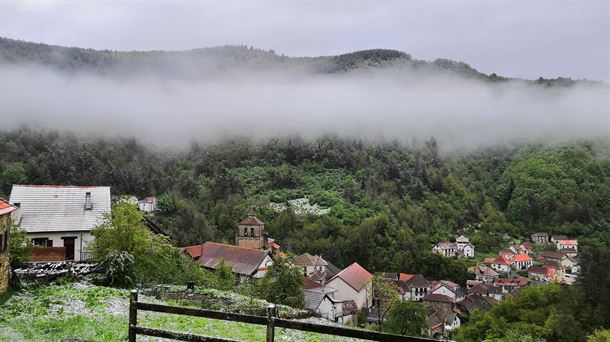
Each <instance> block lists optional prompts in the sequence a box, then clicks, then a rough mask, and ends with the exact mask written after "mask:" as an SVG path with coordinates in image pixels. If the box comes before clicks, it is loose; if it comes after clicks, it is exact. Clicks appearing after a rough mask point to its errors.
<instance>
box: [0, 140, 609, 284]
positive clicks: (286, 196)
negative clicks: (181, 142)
mask: <svg viewBox="0 0 610 342" xmlns="http://www.w3.org/2000/svg"><path fill="white" fill-rule="evenodd" d="M600 146H601V145H600V144H598V143H596V142H583V143H571V144H563V145H546V146H545V145H522V146H514V147H496V148H487V149H482V150H478V151H473V152H470V153H468V154H460V155H457V154H455V155H442V154H440V153H439V151H438V147H437V146H436V142H435V141H434V140H430V141H428V142H427V143H425V144H423V145H422V146H417V147H413V146H406V145H401V144H399V143H387V144H373V143H368V142H365V141H361V140H356V139H349V138H336V137H320V138H318V139H315V140H314V139H312V140H303V139H300V138H285V139H269V140H266V141H263V142H254V141H251V140H247V139H234V140H229V141H225V142H222V143H218V144H215V145H206V146H200V145H197V144H193V145H192V146H191V147H190V149H188V150H186V151H183V152H181V153H171V154H170V153H165V154H164V153H159V152H158V151H152V150H149V149H147V148H146V147H145V146H143V145H141V144H139V143H138V142H137V141H135V140H113V141H111V140H96V139H91V138H87V139H85V138H78V137H76V136H72V135H65V134H59V133H54V132H40V131H31V130H28V129H22V130H18V131H13V132H3V133H0V177H1V179H0V181H1V183H2V184H3V195H4V196H5V197H6V196H8V195H9V192H10V187H11V184H13V183H33V184H78V185H91V184H93V185H110V186H111V187H112V193H113V194H114V195H120V194H129V195H136V196H138V197H143V196H147V195H157V196H159V197H160V202H161V208H162V209H163V210H164V212H163V213H162V214H160V215H157V216H156V217H155V220H156V221H157V222H158V223H159V224H160V225H161V226H162V227H163V228H164V229H165V230H167V231H168V232H170V233H171V234H172V235H173V236H174V237H175V238H176V242H177V243H178V244H187V243H198V242H201V241H206V240H215V241H231V239H232V238H233V237H234V234H235V224H236V223H237V222H239V220H240V219H242V218H243V216H244V214H245V213H246V212H247V208H248V207H249V206H251V205H254V206H256V208H257V216H259V217H260V218H262V219H263V220H265V221H266V222H267V224H268V229H269V233H270V235H271V236H273V237H274V238H276V239H278V240H279V241H280V243H281V244H282V246H283V248H284V249H286V250H289V251H292V252H295V253H300V252H303V251H308V252H310V253H315V254H321V255H323V256H324V257H325V258H327V259H328V260H332V261H333V262H335V263H337V264H338V265H339V266H346V265H347V264H349V263H351V262H353V261H358V262H359V263H361V264H362V265H363V266H365V267H367V268H368V269H370V270H371V271H381V270H383V271H394V272H396V271H409V272H415V273H417V272H422V273H424V274H427V275H429V276H430V277H435V278H436V279H442V278H445V277H449V279H454V280H464V279H465V277H466V275H464V274H463V273H462V278H461V279H460V275H457V276H456V275H455V273H456V272H457V273H459V272H461V271H460V270H463V271H464V272H465V267H463V265H461V266H459V267H457V266H456V265H453V264H451V263H450V262H449V261H447V260H449V259H444V258H439V257H437V256H434V255H430V254H429V249H430V248H431V247H432V245H433V243H435V242H437V241H439V240H446V239H451V238H452V237H454V236H456V235H458V234H462V233H463V234H466V235H468V236H469V237H471V239H472V241H473V243H474V244H475V245H476V246H477V251H479V252H485V251H492V250H497V248H499V247H501V246H504V245H505V243H506V238H507V237H508V236H510V237H512V238H524V237H525V238H527V237H528V236H529V234H531V233H533V232H535V231H539V230H542V231H547V232H548V233H550V234H567V235H568V236H571V237H575V238H578V239H579V243H580V244H581V245H582V246H587V245H605V246H610V210H608V208H609V204H610V162H609V161H608V156H607V155H605V154H603V153H604V151H606V150H604V149H603V148H601V147H600ZM600 151H601V152H600ZM605 153H607V152H605ZM305 196H308V197H309V200H310V203H312V204H314V203H315V204H319V205H321V206H324V207H329V208H330V209H331V210H330V214H326V215H321V216H314V215H302V216H298V215H295V214H294V213H293V212H292V211H291V210H288V211H285V212H281V213H280V212H275V211H274V210H272V209H271V208H270V206H269V203H270V201H273V202H278V203H282V202H285V201H287V200H291V199H296V198H302V197H305ZM456 262H461V261H456ZM447 263H449V264H447ZM443 265H444V266H443ZM454 266H455V267H457V268H451V267H454ZM462 267H463V268H462ZM439 272H441V273H440V274H439ZM442 272H453V273H451V274H445V273H442ZM456 277H457V278H456Z"/></svg>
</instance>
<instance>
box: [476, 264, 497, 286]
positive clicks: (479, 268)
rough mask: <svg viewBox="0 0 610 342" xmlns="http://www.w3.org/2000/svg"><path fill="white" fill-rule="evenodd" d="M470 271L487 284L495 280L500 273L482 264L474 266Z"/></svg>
mask: <svg viewBox="0 0 610 342" xmlns="http://www.w3.org/2000/svg"><path fill="white" fill-rule="evenodd" d="M492 262H493V261H492ZM471 272H472V273H474V277H475V279H476V280H478V281H480V282H483V283H489V284H491V283H493V282H494V280H496V278H498V277H499V276H500V274H499V273H498V272H496V271H494V270H493V269H492V268H491V267H487V266H485V265H482V264H478V265H476V266H474V267H473V268H472V269H471Z"/></svg>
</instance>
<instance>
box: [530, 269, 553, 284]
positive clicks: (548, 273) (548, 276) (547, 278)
mask: <svg viewBox="0 0 610 342" xmlns="http://www.w3.org/2000/svg"><path fill="white" fill-rule="evenodd" d="M527 276H528V277H529V278H530V279H533V280H538V281H544V282H551V281H554V280H555V278H556V277H557V270H556V269H555V267H552V266H532V267H530V268H529V269H528V270H527Z"/></svg>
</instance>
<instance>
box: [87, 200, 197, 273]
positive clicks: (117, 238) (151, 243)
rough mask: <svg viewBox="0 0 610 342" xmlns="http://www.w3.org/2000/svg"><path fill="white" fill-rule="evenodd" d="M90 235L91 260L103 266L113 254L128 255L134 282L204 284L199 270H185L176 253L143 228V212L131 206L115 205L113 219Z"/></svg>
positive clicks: (161, 237)
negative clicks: (102, 263)
mask: <svg viewBox="0 0 610 342" xmlns="http://www.w3.org/2000/svg"><path fill="white" fill-rule="evenodd" d="M92 235H93V236H94V237H95V239H94V240H93V242H92V243H91V245H90V246H89V248H90V250H91V252H92V254H93V258H94V260H97V261H98V262H103V261H104V260H106V259H107V258H109V257H110V256H111V255H115V254H116V253H119V252H126V253H128V254H129V255H131V256H133V259H134V273H135V281H136V282H158V283H159V282H160V283H176V282H184V281H185V280H194V281H198V282H200V283H203V282H205V279H204V278H205V274H204V272H203V271H202V270H201V268H199V267H197V268H196V267H184V263H185V262H186V261H185V260H184V257H183V256H181V255H180V254H179V253H178V250H177V249H176V248H174V247H172V245H171V244H170V243H169V242H168V241H167V239H166V238H165V237H163V236H161V235H156V234H153V233H152V232H150V230H148V229H147V228H145V227H144V225H143V223H142V212H140V211H139V210H138V208H137V206H135V205H133V204H129V203H117V204H115V205H114V206H113V207H112V216H111V217H108V218H107V219H106V221H105V222H104V223H102V224H101V225H100V226H98V227H96V228H95V229H93V231H92ZM190 262H191V263H192V262H193V261H190ZM186 272H189V273H186Z"/></svg>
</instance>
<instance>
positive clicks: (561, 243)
mask: <svg viewBox="0 0 610 342" xmlns="http://www.w3.org/2000/svg"><path fill="white" fill-rule="evenodd" d="M557 243H558V244H560V245H578V240H559V241H557Z"/></svg>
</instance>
